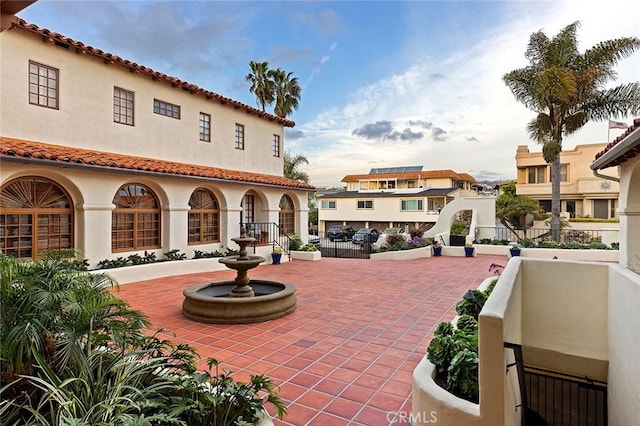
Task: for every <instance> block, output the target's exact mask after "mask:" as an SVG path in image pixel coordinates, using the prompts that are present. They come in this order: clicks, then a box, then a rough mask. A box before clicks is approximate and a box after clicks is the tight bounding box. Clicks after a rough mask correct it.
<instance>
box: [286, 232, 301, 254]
mask: <svg viewBox="0 0 640 426" xmlns="http://www.w3.org/2000/svg"><path fill="white" fill-rule="evenodd" d="M300 247H302V240H301V239H300V237H298V236H297V235H294V236H292V237H291V239H290V240H289V250H290V251H299V250H300Z"/></svg>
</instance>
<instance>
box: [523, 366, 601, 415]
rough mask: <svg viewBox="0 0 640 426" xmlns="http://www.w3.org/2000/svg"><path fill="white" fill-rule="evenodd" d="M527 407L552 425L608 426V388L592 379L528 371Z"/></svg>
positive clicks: (526, 371) (526, 372)
mask: <svg viewBox="0 0 640 426" xmlns="http://www.w3.org/2000/svg"><path fill="white" fill-rule="evenodd" d="M525 383H526V386H527V399H528V401H527V402H528V406H529V408H530V409H532V410H534V411H535V412H537V413H538V414H540V415H541V416H542V417H543V418H544V419H545V420H546V421H547V424H548V425H549V426H552V425H558V426H560V425H561V426H574V425H575V426H578V425H579V426H606V425H607V387H606V385H604V384H603V383H598V382H595V381H593V380H588V379H582V378H577V377H576V378H574V377H566V376H560V375H557V374H554V373H552V372H547V371H544V370H537V369H535V370H534V369H529V368H525Z"/></svg>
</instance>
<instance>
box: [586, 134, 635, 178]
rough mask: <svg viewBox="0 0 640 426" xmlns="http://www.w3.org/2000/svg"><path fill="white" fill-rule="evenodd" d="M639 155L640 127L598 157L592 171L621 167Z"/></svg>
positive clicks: (592, 165)
mask: <svg viewBox="0 0 640 426" xmlns="http://www.w3.org/2000/svg"><path fill="white" fill-rule="evenodd" d="M638 154H640V127H638V128H636V129H635V130H633V131H632V132H631V133H629V134H628V135H627V136H626V137H625V138H624V139H622V140H620V141H619V142H618V143H616V144H615V145H614V146H613V147H611V148H610V149H609V150H608V151H606V152H605V153H604V154H602V155H601V156H600V157H598V158H597V159H596V160H595V161H594V162H593V163H592V164H591V170H601V169H606V168H608V167H615V166H619V165H620V164H622V163H624V162H625V161H627V160H630V159H631V158H634V157H635V156H637V155H638Z"/></svg>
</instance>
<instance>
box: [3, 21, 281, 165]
mask: <svg viewBox="0 0 640 426" xmlns="http://www.w3.org/2000/svg"><path fill="white" fill-rule="evenodd" d="M0 48H1V49H2V61H0V71H1V72H0V86H1V87H2V96H1V97H0V112H1V113H2V128H1V131H2V135H3V136H7V137H14V138H18V139H27V140H33V141H38V142H44V143H51V144H58V145H65V146H72V147H82V148H88V149H95V150H102V151H109V152H118V153H122V154H130V155H136V156H142V157H149V158H156V159H165V160H171V161H178V162H183V163H192V164H200V165H209V166H216V167H222V168H226V169H232V170H241V171H252V172H262V173H266V174H274V175H282V169H283V157H284V152H285V148H284V131H283V126H282V125H281V124H278V123H277V122H275V121H269V120H267V119H263V118H258V117H256V116H254V115H251V114H248V113H246V112H244V111H242V110H236V109H234V107H233V106H224V105H221V104H219V103H217V102H214V101H208V100H206V98H205V97H204V96H203V95H195V94H189V93H188V92H186V91H184V90H183V89H181V88H179V87H172V86H171V84H170V83H168V82H166V81H162V80H156V81H154V80H152V79H151V78H150V77H149V76H147V75H144V74H142V73H132V72H130V71H129V70H128V69H127V68H125V67H123V66H120V65H106V64H105V63H104V61H103V60H102V59H100V58H97V57H94V56H92V55H90V54H87V55H82V54H77V53H75V49H74V48H70V49H65V48H63V47H60V46H56V45H55V44H52V43H45V42H43V41H42V38H41V37H39V36H38V35H36V34H32V33H29V32H26V31H24V30H21V29H17V28H14V29H11V30H8V31H4V32H2V33H0ZM111 53H113V54H118V52H111ZM29 60H32V61H35V62H38V63H41V64H43V65H47V66H50V67H54V68H57V69H58V70H59V109H51V108H44V107H40V106H36V105H31V104H29ZM141 65H144V64H141ZM157 71H162V70H157ZM177 77H180V76H177ZM114 86H117V87H120V88H122V89H126V90H129V91H132V92H134V96H135V102H134V103H135V126H128V125H124V124H119V123H114V122H113V90H114ZM154 98H155V99H159V100H162V101H165V102H170V103H173V104H176V105H179V106H180V107H181V118H180V119H179V120H178V119H173V118H169V117H165V116H162V115H158V114H154V113H153V101H154ZM200 112H204V113H207V114H210V115H211V142H202V141H200V140H199V137H198V131H199V127H198V120H199V113H200ZM236 123H239V124H243V125H244V126H245V149H244V150H238V149H235V147H234V133H235V124H236ZM274 134H276V135H279V136H280V143H281V149H280V157H274V156H273V153H272V138H273V135H274Z"/></svg>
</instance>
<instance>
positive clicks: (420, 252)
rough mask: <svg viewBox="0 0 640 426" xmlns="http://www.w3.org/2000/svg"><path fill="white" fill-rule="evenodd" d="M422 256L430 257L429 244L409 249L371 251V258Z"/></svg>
mask: <svg viewBox="0 0 640 426" xmlns="http://www.w3.org/2000/svg"><path fill="white" fill-rule="evenodd" d="M423 257H431V246H428V247H419V248H416V249H411V250H397V251H385V252H382V253H371V255H370V257H369V258H370V259H371V260H411V259H420V258H423Z"/></svg>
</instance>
